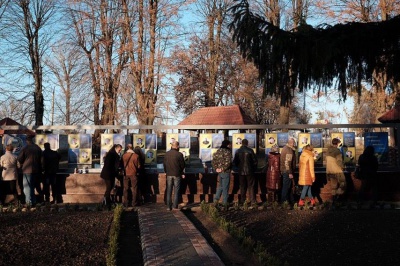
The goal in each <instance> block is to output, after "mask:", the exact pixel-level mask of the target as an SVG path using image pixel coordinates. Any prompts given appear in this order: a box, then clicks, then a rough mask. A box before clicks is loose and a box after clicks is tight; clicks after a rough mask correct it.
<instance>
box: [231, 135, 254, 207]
mask: <svg viewBox="0 0 400 266" xmlns="http://www.w3.org/2000/svg"><path fill="white" fill-rule="evenodd" d="M248 145H249V141H248V140H247V139H243V140H242V146H241V147H240V148H239V149H238V150H237V151H236V153H235V158H234V159H233V164H234V165H235V166H236V167H238V168H239V170H238V171H239V183H240V204H243V203H244V202H245V201H246V193H247V191H249V196H250V202H251V204H257V201H256V195H255V191H254V189H255V187H254V186H255V179H254V172H255V170H256V169H257V164H258V161H257V157H256V154H255V153H254V151H253V149H250V148H249V147H248Z"/></svg>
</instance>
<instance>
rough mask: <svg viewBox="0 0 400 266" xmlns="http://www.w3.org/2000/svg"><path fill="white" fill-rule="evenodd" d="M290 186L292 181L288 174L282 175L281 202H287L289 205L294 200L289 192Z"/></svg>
mask: <svg viewBox="0 0 400 266" xmlns="http://www.w3.org/2000/svg"><path fill="white" fill-rule="evenodd" d="M291 185H292V179H291V178H289V174H287V173H283V174H282V196H281V202H285V201H288V202H289V203H293V201H294V198H293V194H292V191H291V190H290V186H291Z"/></svg>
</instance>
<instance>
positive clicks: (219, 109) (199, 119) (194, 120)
mask: <svg viewBox="0 0 400 266" xmlns="http://www.w3.org/2000/svg"><path fill="white" fill-rule="evenodd" d="M256 124H257V123H256V121H254V120H253V119H252V118H251V117H250V116H248V115H247V114H246V113H245V112H244V111H243V109H242V108H241V107H240V106H239V105H230V106H216V107H204V108H201V109H198V110H197V111H195V112H193V113H192V114H191V115H189V116H188V117H186V118H185V119H183V120H182V121H181V122H180V123H179V124H178V125H256Z"/></svg>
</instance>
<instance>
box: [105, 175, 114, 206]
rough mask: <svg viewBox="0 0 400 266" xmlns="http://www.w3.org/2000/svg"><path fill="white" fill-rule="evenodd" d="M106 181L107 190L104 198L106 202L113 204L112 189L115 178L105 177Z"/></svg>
mask: <svg viewBox="0 0 400 266" xmlns="http://www.w3.org/2000/svg"><path fill="white" fill-rule="evenodd" d="M104 181H105V182H106V192H104V199H105V201H106V202H105V203H106V204H111V190H112V189H113V188H114V186H115V178H109V179H104Z"/></svg>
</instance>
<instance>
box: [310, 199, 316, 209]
mask: <svg viewBox="0 0 400 266" xmlns="http://www.w3.org/2000/svg"><path fill="white" fill-rule="evenodd" d="M310 202H311V206H312V207H314V206H315V199H314V198H311V201H310Z"/></svg>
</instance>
